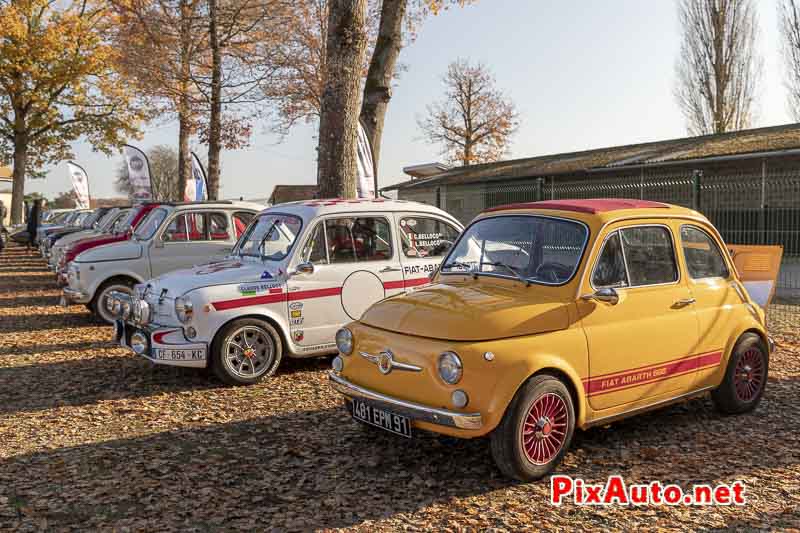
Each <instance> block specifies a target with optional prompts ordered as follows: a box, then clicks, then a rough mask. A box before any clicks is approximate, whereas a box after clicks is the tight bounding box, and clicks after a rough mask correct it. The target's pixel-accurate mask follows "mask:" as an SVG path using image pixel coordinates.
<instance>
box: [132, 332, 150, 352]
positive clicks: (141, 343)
mask: <svg viewBox="0 0 800 533" xmlns="http://www.w3.org/2000/svg"><path fill="white" fill-rule="evenodd" d="M131 350H133V351H134V352H135V353H137V354H139V355H142V354H143V353H144V352H146V351H147V336H146V335H145V334H144V333H142V332H141V331H137V332H136V333H134V334H133V335H131Z"/></svg>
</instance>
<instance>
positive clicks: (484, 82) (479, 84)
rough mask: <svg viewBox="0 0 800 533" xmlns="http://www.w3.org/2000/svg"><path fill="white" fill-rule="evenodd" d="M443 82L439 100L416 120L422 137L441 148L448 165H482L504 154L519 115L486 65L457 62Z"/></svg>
mask: <svg viewBox="0 0 800 533" xmlns="http://www.w3.org/2000/svg"><path fill="white" fill-rule="evenodd" d="M442 81H443V82H444V85H445V97H444V99H443V100H440V101H438V102H435V103H433V104H430V105H428V106H427V115H426V116H425V117H424V118H419V119H417V124H418V125H419V127H420V129H421V130H422V132H423V134H424V137H425V138H426V139H427V140H428V141H430V142H431V143H434V144H440V145H441V146H442V152H441V153H442V155H444V156H445V157H447V159H448V160H449V161H450V162H452V163H461V164H462V165H472V164H476V163H486V162H489V161H497V160H498V159H500V158H501V157H503V156H504V155H506V154H507V153H508V145H509V142H510V141H511V138H512V137H513V135H514V133H515V132H516V131H517V128H518V127H519V115H518V113H517V110H516V107H515V106H514V102H512V101H511V99H510V98H509V97H507V96H506V95H505V94H503V92H502V91H500V90H499V89H497V88H496V87H495V79H494V77H493V76H492V74H491V73H490V72H489V70H488V69H487V68H486V66H485V65H482V64H478V65H476V66H472V65H470V63H469V62H468V61H467V60H464V59H459V60H458V61H455V62H454V63H451V64H450V66H449V68H448V69H447V74H446V75H445V76H444V77H443V78H442Z"/></svg>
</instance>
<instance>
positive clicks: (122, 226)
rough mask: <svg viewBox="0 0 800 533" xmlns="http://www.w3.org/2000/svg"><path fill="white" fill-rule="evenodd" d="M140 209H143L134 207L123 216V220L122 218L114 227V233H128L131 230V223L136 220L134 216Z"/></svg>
mask: <svg viewBox="0 0 800 533" xmlns="http://www.w3.org/2000/svg"><path fill="white" fill-rule="evenodd" d="M141 209H144V207H134V208H133V209H131V210H129V211H128V214H127V215H125V218H123V219H122V220H121V221H120V222H119V223H118V224H117V225H116V228H115V229H114V231H128V230H131V229H133V221H134V220H135V219H136V216H137V215H138V214H139V212H140V210H141ZM140 222H141V220H140Z"/></svg>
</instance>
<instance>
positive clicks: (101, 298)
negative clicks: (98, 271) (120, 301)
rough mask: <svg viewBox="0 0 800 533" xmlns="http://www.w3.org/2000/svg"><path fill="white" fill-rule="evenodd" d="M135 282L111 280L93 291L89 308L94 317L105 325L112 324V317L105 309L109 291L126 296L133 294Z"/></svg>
mask: <svg viewBox="0 0 800 533" xmlns="http://www.w3.org/2000/svg"><path fill="white" fill-rule="evenodd" d="M134 285H136V282H135V281H134V280H132V279H130V278H111V279H109V280H106V281H104V282H103V283H102V284H101V285H100V286H99V287H98V288H97V290H96V291H95V293H94V297H93V298H92V301H91V302H89V308H90V309H91V311H92V313H94V316H96V317H97V318H98V319H100V320H101V321H102V322H105V323H107V324H113V323H114V320H115V319H114V317H113V316H112V315H111V313H109V312H108V310H107V309H106V307H105V300H106V297H107V296H108V294H109V293H110V292H111V291H119V292H124V293H126V294H133V286H134Z"/></svg>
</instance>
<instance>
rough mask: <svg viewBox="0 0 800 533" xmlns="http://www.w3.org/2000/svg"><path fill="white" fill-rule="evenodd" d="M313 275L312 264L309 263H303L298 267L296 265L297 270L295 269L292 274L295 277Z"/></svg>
mask: <svg viewBox="0 0 800 533" xmlns="http://www.w3.org/2000/svg"><path fill="white" fill-rule="evenodd" d="M313 273H314V263H312V262H311V261H306V262H305V263H300V264H299V265H297V268H295V270H294V272H292V275H293V276H295V275H297V274H313Z"/></svg>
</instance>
